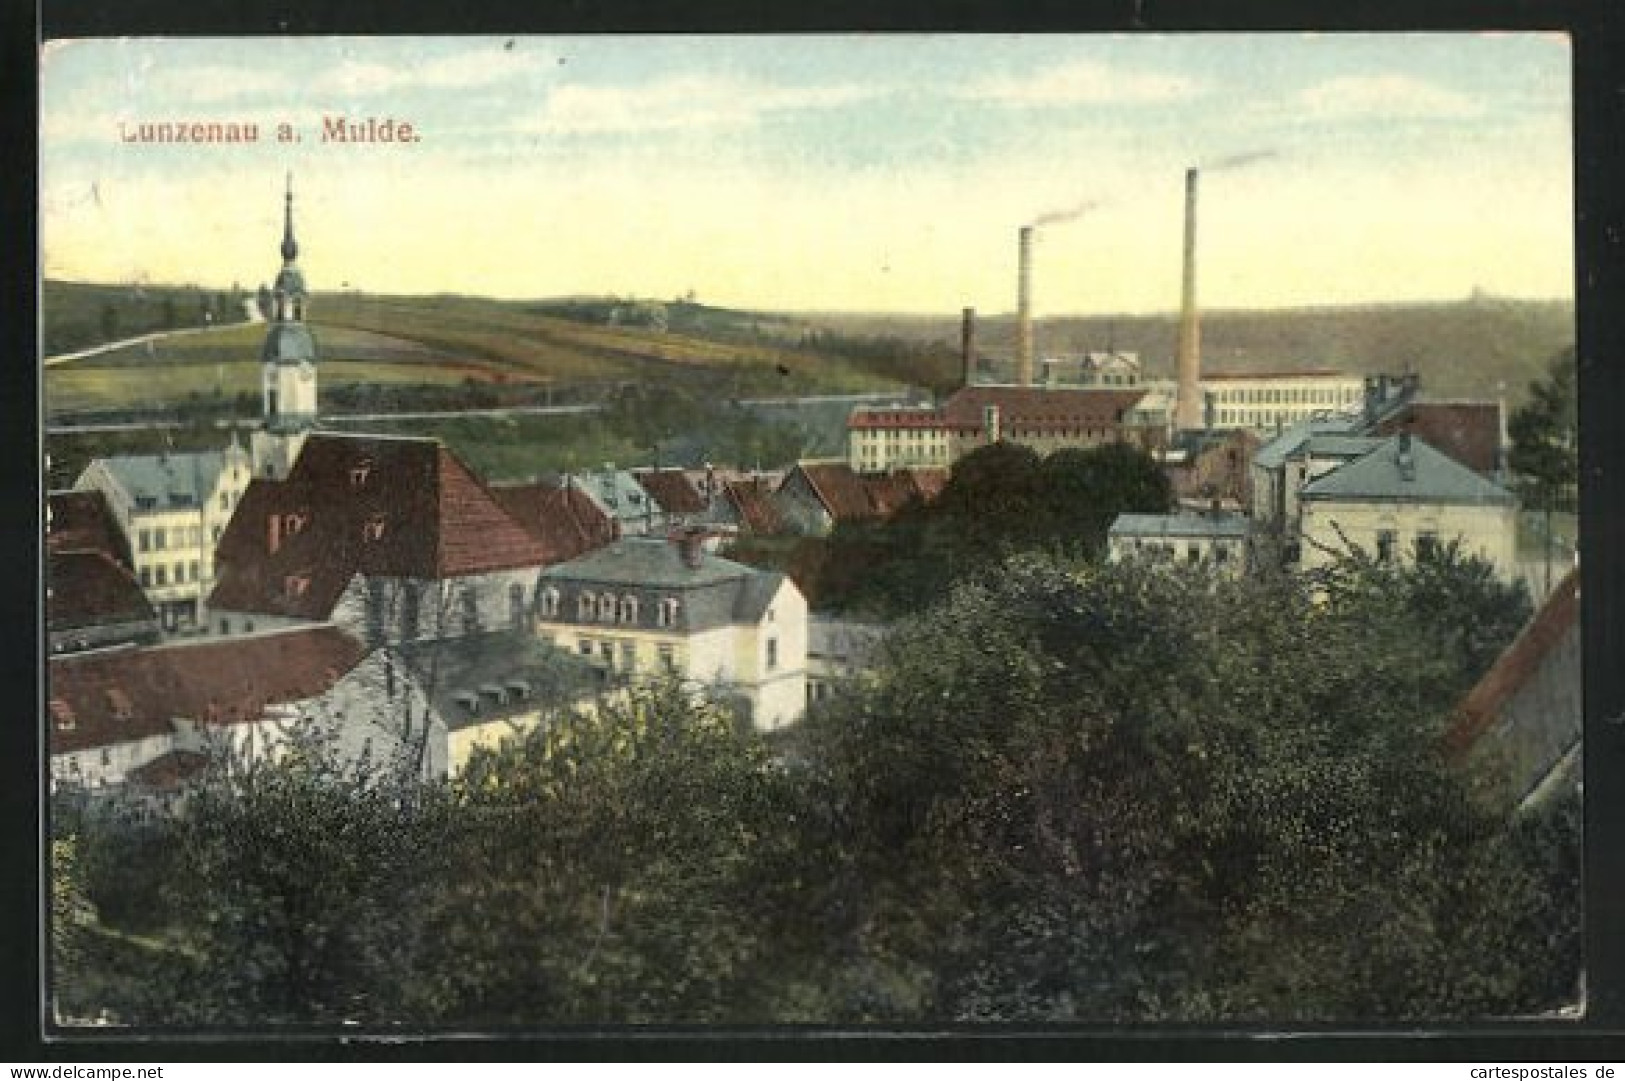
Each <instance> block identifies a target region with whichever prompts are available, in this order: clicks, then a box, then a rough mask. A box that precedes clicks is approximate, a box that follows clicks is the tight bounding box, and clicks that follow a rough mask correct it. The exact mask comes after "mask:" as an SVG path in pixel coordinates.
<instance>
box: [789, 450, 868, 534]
mask: <svg viewBox="0 0 1625 1081" xmlns="http://www.w3.org/2000/svg"><path fill="white" fill-rule="evenodd" d="M794 472H799V473H800V474H801V475H802V477H803V478H804V479H805V480H806V482H807V486H808V487H809V488H811V489H812V492H813V495H814V496H815V497H816V498H817V499H818V502H819V503H821V504H823V507H824V509H825V510H826V511H828V512H829V515H830V517H831V518H833V519H835V520H836V521H837V522H845V521H853V520H856V519H860V518H872V517H874V515H875V508H874V505H873V504H872V503H871V502H870V500H869V489H868V487H867V486H866V485H865V484H864V483H863V478H861V477H859V476H858V475H857V473H855V472H853V470H852V467H851V466H849V465H847V464H846V463H845V462H803V463H801V464H800V465H797V466H796V468H795V470H794V471H793V473H794ZM793 473H792V475H793ZM790 479H791V478H790V477H786V478H785V484H789V483H790Z"/></svg>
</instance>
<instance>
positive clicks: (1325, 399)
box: [1213, 386, 1360, 405]
mask: <svg viewBox="0 0 1625 1081" xmlns="http://www.w3.org/2000/svg"><path fill="white" fill-rule="evenodd" d="M1359 396H1360V389H1359V388H1358V387H1354V386H1343V387H1238V388H1233V389H1226V390H1217V391H1214V392H1213V397H1214V400H1215V401H1220V402H1241V403H1243V404H1247V405H1294V404H1303V405H1339V404H1348V403H1351V402H1353V401H1354V400H1355V399H1356V398H1358V397H1359Z"/></svg>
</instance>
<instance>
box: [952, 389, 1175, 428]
mask: <svg viewBox="0 0 1625 1081" xmlns="http://www.w3.org/2000/svg"><path fill="white" fill-rule="evenodd" d="M1145 395H1146V392H1145V390H1144V389H1127V390H1124V389H1103V388H1099V387H995V386H982V387H964V388H962V389H960V390H958V391H956V392H954V395H953V396H952V397H951V398H949V399H948V402H947V404H946V405H945V406H944V407H943V412H944V414H945V415H946V416H947V417H948V419H949V420H951V421H955V422H958V423H962V424H972V425H975V426H976V427H977V428H978V429H980V427H981V426H982V423H983V412H984V410H985V409H986V408H987V407H988V406H990V405H996V406H998V407H999V426H1000V427H1001V428H1002V429H1003V430H1004V431H1005V432H1007V433H1016V432H1025V431H1046V430H1049V431H1054V430H1085V431H1087V430H1097V431H1098V430H1101V429H1109V428H1114V427H1117V426H1119V425H1121V424H1122V423H1123V418H1124V416H1125V414H1127V412H1128V411H1129V410H1130V409H1133V408H1134V407H1135V406H1136V405H1138V404H1139V402H1140V399H1142V398H1144V397H1145Z"/></svg>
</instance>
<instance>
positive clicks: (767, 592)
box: [536, 531, 807, 729]
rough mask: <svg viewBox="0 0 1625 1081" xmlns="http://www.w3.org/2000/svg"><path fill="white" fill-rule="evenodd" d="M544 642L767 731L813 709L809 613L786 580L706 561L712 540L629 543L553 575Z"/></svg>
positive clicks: (541, 584) (539, 592)
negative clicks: (719, 704)
mask: <svg viewBox="0 0 1625 1081" xmlns="http://www.w3.org/2000/svg"><path fill="white" fill-rule="evenodd" d="M536 626H537V632H538V633H539V634H541V635H543V636H545V637H546V638H548V639H549V640H551V641H552V642H553V643H554V644H556V645H557V646H559V647H560V648H561V649H564V650H567V651H570V652H573V653H575V654H577V655H578V656H580V657H582V658H584V659H586V660H589V661H591V662H592V663H594V664H596V665H598V666H600V667H602V668H603V669H605V670H606V671H607V672H610V673H614V674H615V675H617V676H618V677H625V678H628V679H632V680H638V679H658V678H664V677H667V676H670V675H675V676H677V677H678V678H680V679H682V680H683V681H684V682H685V683H688V684H691V685H692V686H694V687H695V688H696V689H702V690H707V691H709V692H711V693H712V694H714V695H715V696H717V697H719V698H721V699H724V700H729V701H732V702H734V703H735V704H736V705H738V706H739V707H740V708H741V709H742V711H743V712H744V713H745V714H746V716H747V717H748V718H749V720H750V721H751V722H752V723H753V724H754V725H755V726H756V727H758V728H761V729H773V728H780V727H783V726H784V725H787V724H790V723H792V722H793V721H795V720H797V719H798V718H799V717H800V716H801V713H802V709H803V706H804V704H805V701H806V680H807V601H806V599H805V598H804V597H803V596H802V595H801V591H800V590H799V589H797V588H796V586H795V583H793V582H791V581H790V579H789V578H787V577H785V576H784V575H782V574H776V573H772V572H769V571H763V570H758V569H756V568H754V567H747V566H745V565H743V564H740V563H735V562H733V561H732V560H728V559H724V558H721V557H719V556H716V555H712V554H711V553H709V552H707V551H706V550H705V545H704V536H703V533H700V532H698V531H689V532H685V533H683V534H681V535H680V536H678V537H676V538H670V539H654V538H644V537H629V538H625V539H623V540H619V541H616V542H615V543H614V544H611V545H609V546H607V547H604V548H600V549H599V550H597V551H595V552H591V553H589V554H587V555H585V556H582V557H581V558H579V559H574V560H571V561H570V562H568V563H561V564H559V565H558V566H555V567H549V568H548V569H546V570H544V571H543V572H542V573H541V575H540V577H539V579H538V582H537V589H536Z"/></svg>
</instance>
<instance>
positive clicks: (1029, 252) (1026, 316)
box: [1016, 225, 1033, 387]
mask: <svg viewBox="0 0 1625 1081" xmlns="http://www.w3.org/2000/svg"><path fill="white" fill-rule="evenodd" d="M1032 381H1033V227H1032V226H1030V225H1023V226H1022V227H1021V232H1020V233H1019V234H1018V237H1017V244H1016V382H1017V383H1019V384H1021V385H1022V386H1024V387H1026V386H1031V385H1032Z"/></svg>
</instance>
